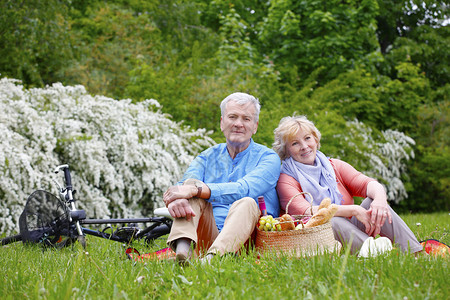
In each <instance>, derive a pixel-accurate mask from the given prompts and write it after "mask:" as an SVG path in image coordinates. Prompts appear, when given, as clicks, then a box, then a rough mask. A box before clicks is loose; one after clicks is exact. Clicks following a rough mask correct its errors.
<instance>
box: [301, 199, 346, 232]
mask: <svg viewBox="0 0 450 300" xmlns="http://www.w3.org/2000/svg"><path fill="white" fill-rule="evenodd" d="M337 210H338V206H337V205H336V204H331V205H330V206H329V207H327V208H321V209H319V210H318V211H317V213H315V214H314V215H313V216H312V217H311V219H309V221H308V222H306V224H305V228H310V227H314V226H319V225H322V224H325V223H326V222H328V221H329V220H330V219H331V218H332V217H333V216H334V215H335V214H336V212H337Z"/></svg>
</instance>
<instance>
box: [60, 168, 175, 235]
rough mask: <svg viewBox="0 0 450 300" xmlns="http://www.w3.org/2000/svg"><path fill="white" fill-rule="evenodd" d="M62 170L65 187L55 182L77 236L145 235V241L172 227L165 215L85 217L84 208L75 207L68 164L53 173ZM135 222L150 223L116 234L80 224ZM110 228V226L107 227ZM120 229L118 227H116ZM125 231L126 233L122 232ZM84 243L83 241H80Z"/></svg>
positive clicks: (163, 233)
mask: <svg viewBox="0 0 450 300" xmlns="http://www.w3.org/2000/svg"><path fill="white" fill-rule="evenodd" d="M61 170H62V171H63V172H64V181H65V187H64V188H63V187H61V186H60V185H59V184H58V183H57V182H56V184H57V185H58V187H59V196H60V199H61V200H62V201H63V202H64V203H66V205H67V206H68V208H69V211H70V221H71V223H72V222H73V224H74V225H75V228H76V232H77V233H78V238H79V237H82V236H84V235H85V234H87V235H92V236H97V237H100V238H106V239H109V240H113V241H117V242H127V243H128V242H131V241H132V240H133V239H141V238H143V237H145V238H146V239H147V241H149V240H153V239H155V238H157V237H160V236H162V235H165V234H167V233H169V232H170V229H171V227H172V219H170V218H167V217H163V216H161V217H150V218H128V219H86V212H85V211H84V210H78V209H77V208H76V204H75V199H74V198H73V191H72V179H71V175H70V170H69V166H68V165H67V164H64V165H60V166H58V167H56V168H55V173H59V172H60V171H61ZM136 223H152V225H151V226H149V227H147V228H145V229H144V230H139V229H138V228H137V227H125V228H126V229H124V230H122V234H120V235H119V234H117V231H116V233H115V232H112V233H106V232H105V230H103V231H99V230H92V229H88V228H86V227H82V225H87V224H91V225H102V224H136ZM108 228H110V227H108ZM118 230H120V228H119V229H118ZM124 232H127V234H123V233H124ZM81 242H82V243H84V241H81Z"/></svg>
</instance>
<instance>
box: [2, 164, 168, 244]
mask: <svg viewBox="0 0 450 300" xmlns="http://www.w3.org/2000/svg"><path fill="white" fill-rule="evenodd" d="M60 171H63V173H64V186H63V187H61V185H60V184H59V183H58V182H57V181H56V180H55V183H56V185H58V190H59V198H58V197H57V196H55V195H54V194H52V193H50V192H47V191H45V190H36V191H34V192H33V193H32V194H31V195H30V196H29V197H28V199H27V202H26V204H25V207H24V210H23V212H22V213H21V215H20V217H19V229H20V233H19V234H18V235H13V236H9V237H5V238H3V239H1V243H0V245H7V244H10V243H13V242H18V241H22V242H23V243H37V244H41V245H44V246H52V247H57V248H62V247H65V246H68V245H70V244H72V243H74V242H76V241H78V242H79V243H80V244H81V245H82V246H83V248H86V235H92V236H96V237H99V238H104V239H108V240H112V241H116V242H122V243H127V244H131V243H132V242H133V241H134V240H141V239H145V241H146V242H147V243H150V242H152V241H154V240H155V239H157V238H159V237H161V236H164V235H166V234H168V233H169V232H170V229H171V227H172V218H171V217H170V214H169V213H168V211H167V209H165V208H159V209H155V210H154V213H155V214H156V215H159V216H155V217H148V218H127V219H88V218H86V211H84V210H79V209H77V208H76V201H75V199H74V197H73V196H74V194H75V192H76V191H75V190H73V187H72V178H71V175H70V170H69V165H67V164H64V165H60V166H57V167H56V168H55V170H54V172H55V173H56V174H58V173H59V172H60ZM139 223H151V225H150V226H147V227H146V228H144V229H142V230H141V229H140V228H138V227H137V224H139ZM105 224H107V225H108V226H107V227H105V228H104V229H103V230H93V229H89V228H87V227H85V226H86V225H105ZM110 224H123V225H126V224H128V225H129V226H122V227H119V228H117V229H115V230H114V229H113V228H112V226H110ZM108 231H109V232H108Z"/></svg>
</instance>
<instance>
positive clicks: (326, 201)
mask: <svg viewBox="0 0 450 300" xmlns="http://www.w3.org/2000/svg"><path fill="white" fill-rule="evenodd" d="M330 205H331V199H330V198H328V197H326V198H323V200H322V202H320V205H319V210H320V209H321V208H327V207H328V206H330Z"/></svg>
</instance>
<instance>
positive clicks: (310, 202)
mask: <svg viewBox="0 0 450 300" xmlns="http://www.w3.org/2000/svg"><path fill="white" fill-rule="evenodd" d="M304 194H306V195H309V197H310V198H311V201H308V199H306V197H304V198H305V200H306V201H308V202H309V204H311V207H310V208H311V214H312V203H313V201H314V199H313V196H312V195H311V194H310V193H308V192H301V193H298V194H296V195H294V196H293V197H292V198H291V199H290V200H289V202H288V204H286V213H287V214H289V211H288V208H289V205H290V204H291V202H292V200H294V198H295V197H297V196H300V195H304Z"/></svg>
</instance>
